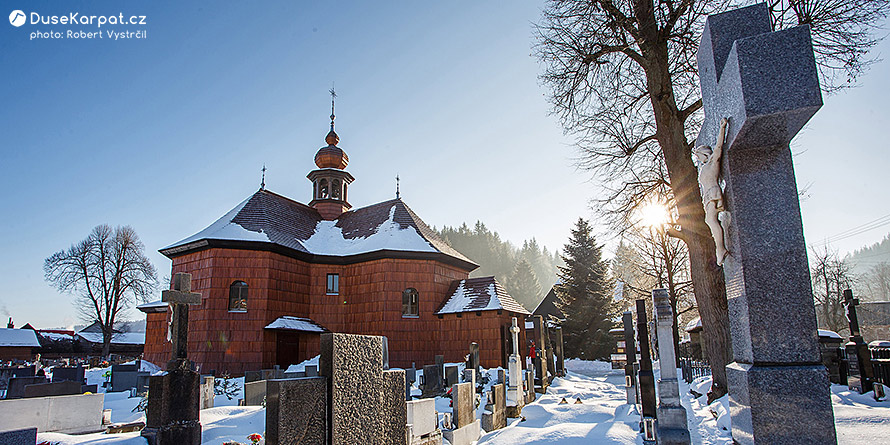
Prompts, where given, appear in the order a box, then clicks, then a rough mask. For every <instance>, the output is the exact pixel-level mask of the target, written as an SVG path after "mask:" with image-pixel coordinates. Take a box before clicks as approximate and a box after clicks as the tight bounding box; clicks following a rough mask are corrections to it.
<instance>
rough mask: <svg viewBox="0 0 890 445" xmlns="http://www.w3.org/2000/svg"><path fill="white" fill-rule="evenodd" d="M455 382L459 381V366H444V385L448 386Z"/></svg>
mask: <svg viewBox="0 0 890 445" xmlns="http://www.w3.org/2000/svg"><path fill="white" fill-rule="evenodd" d="M455 383H460V367H459V366H454V365H452V366H446V367H445V386H446V387H449V386H451V385H453V384H455Z"/></svg>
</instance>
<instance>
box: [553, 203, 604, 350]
mask: <svg viewBox="0 0 890 445" xmlns="http://www.w3.org/2000/svg"><path fill="white" fill-rule="evenodd" d="M591 230H592V229H591V227H590V223H588V222H587V221H585V220H584V219H583V218H578V222H577V223H576V224H575V228H574V229H572V236H571V238H570V239H569V242H568V243H567V244H566V245H565V248H564V249H563V255H562V259H563V261H565V266H560V267H559V278H560V284H558V285H557V286H556V292H557V296H558V297H559V302H558V303H557V306H559V309H560V310H561V311H562V312H563V314H565V315H566V321H565V322H564V323H563V341H564V342H565V355H566V357H567V358H580V359H584V360H596V359H603V358H606V357H608V356H609V353H610V352H611V349H612V343H613V340H612V338H611V336H610V335H609V330H610V329H611V328H612V320H611V317H610V310H609V309H610V296H609V292H608V289H607V285H606V273H607V269H608V268H607V265H606V262H605V261H603V259H602V245H598V244H597V242H596V238H595V237H594V236H593V234H592V233H591Z"/></svg>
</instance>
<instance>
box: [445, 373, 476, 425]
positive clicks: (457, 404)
mask: <svg viewBox="0 0 890 445" xmlns="http://www.w3.org/2000/svg"><path fill="white" fill-rule="evenodd" d="M451 388H452V390H451V402H452V412H453V413H454V420H453V422H454V424H455V427H456V428H462V427H464V426H467V425H469V424H470V423H471V422H472V421H473V419H474V418H475V417H476V406H475V405H476V401H475V398H476V396H475V394H476V390H475V388H473V387H472V386H471V385H469V384H468V383H458V384H456V385H454V386H452V387H451Z"/></svg>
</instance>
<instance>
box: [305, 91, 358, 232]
mask: <svg viewBox="0 0 890 445" xmlns="http://www.w3.org/2000/svg"><path fill="white" fill-rule="evenodd" d="M336 97H337V93H336V92H335V91H334V89H333V88H331V131H330V132H328V134H327V136H325V143H327V144H328V145H327V146H324V147H321V149H319V150H318V153H316V154H315V165H317V166H318V168H319V169H318V170H313V171H311V172H309V175H308V176H307V177H308V178H309V180H310V181H312V201H310V202H309V205H310V206H311V207H314V208H315V209H316V210H318V213H320V214H321V217H322V218H324V219H326V220H332V219H336V218H337V217H339V216H340V215H342V214H343V212H346V211H347V210H349V209H350V208H352V206H351V205H349V203H348V202H347V201H346V190H347V188H348V186H349V184H350V183H352V181H354V180H355V178H353V177H352V175H350V174H349V172H347V171H345V170H344V169H345V168H346V165H348V164H349V156H347V155H346V152H344V151H343V149H341V148H340V147H338V146H337V144H339V143H340V136H339V135H337V132H335V131H334V118H335V117H336V116H335V115H334V99H335V98H336Z"/></svg>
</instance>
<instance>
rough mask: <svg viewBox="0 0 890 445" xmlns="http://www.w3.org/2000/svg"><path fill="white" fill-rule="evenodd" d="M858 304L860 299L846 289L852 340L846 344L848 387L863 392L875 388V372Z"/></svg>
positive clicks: (846, 304) (845, 305)
mask: <svg viewBox="0 0 890 445" xmlns="http://www.w3.org/2000/svg"><path fill="white" fill-rule="evenodd" d="M858 305H859V299H858V298H853V291H852V290H850V289H847V290H845V291H844V308H845V309H846V316H847V321H849V322H850V341H849V342H847V343H846V344H845V345H844V352H845V355H846V356H847V360H846V362H847V387H848V388H850V389H852V390H855V391H857V392H858V393H860V394H862V393H866V392H868V391H871V390H873V389H874V380H875V372H874V368H873V367H872V364H871V353H869V351H868V344H866V343H865V340H864V339H863V338H862V332H861V330H860V329H859V317H858V316H857V315H856V306H858Z"/></svg>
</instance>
